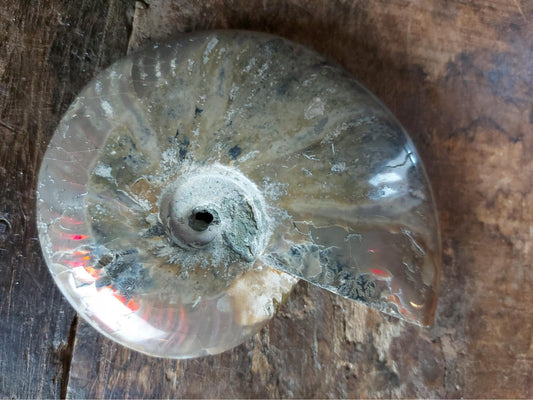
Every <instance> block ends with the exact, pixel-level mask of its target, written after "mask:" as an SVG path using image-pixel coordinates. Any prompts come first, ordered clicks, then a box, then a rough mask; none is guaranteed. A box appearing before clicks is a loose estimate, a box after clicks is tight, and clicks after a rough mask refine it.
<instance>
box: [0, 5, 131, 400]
mask: <svg viewBox="0 0 533 400" xmlns="http://www.w3.org/2000/svg"><path fill="white" fill-rule="evenodd" d="M74 3H78V2H68V1H65V2H59V1H49V2H45V1H42V2H41V1H39V2H37V1H17V0H15V1H9V0H8V1H4V2H2V5H0V184H1V188H2V194H1V195H0V196H1V199H2V200H1V202H0V276H1V277H2V278H1V279H0V397H2V398H4V397H6V398H7V397H9V398H19V397H21V398H58V397H60V396H61V393H63V397H64V395H65V393H66V389H67V383H68V381H67V379H68V372H69V368H70V359H71V356H72V344H73V339H74V336H75V335H76V321H77V318H76V316H75V313H74V311H73V309H72V308H71V307H70V306H69V305H68V304H67V302H66V300H64V298H63V297H62V295H61V294H60V293H59V291H58V290H57V289H56V287H55V285H54V283H53V282H52V278H51V276H50V274H49V272H48V269H47V267H46V265H45V263H44V260H43V258H42V255H41V251H40V247H39V242H38V239H37V230H36V226H35V186H36V177H37V173H38V168H39V164H40V161H41V159H42V155H43V152H44V150H45V148H46V145H47V143H48V140H49V139H50V137H51V135H52V133H53V130H54V128H55V126H56V124H57V123H58V121H59V119H60V117H61V115H62V114H63V112H64V111H65V110H66V107H67V106H68V105H69V104H70V102H71V101H72V100H73V97H74V95H75V94H76V93H77V92H78V91H79V90H80V89H81V87H82V86H83V85H84V84H85V83H86V82H87V81H88V80H89V79H90V78H91V77H92V76H93V75H94V73H95V71H97V70H99V69H101V68H102V67H103V66H105V65H107V64H109V63H110V62H111V61H113V60H115V59H116V58H117V57H120V54H121V53H122V54H124V52H125V50H126V45H127V40H128V37H129V31H130V28H131V25H129V23H128V20H127V18H126V13H125V11H126V9H127V7H126V5H125V4H123V3H122V2H105V1H90V2H88V1H86V2H80V3H79V4H74ZM131 6H133V3H132V4H131ZM131 10H133V8H131ZM130 15H131V14H130ZM129 22H131V19H130V21H129ZM111 28H112V29H111Z"/></svg>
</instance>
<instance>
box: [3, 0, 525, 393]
mask: <svg viewBox="0 0 533 400" xmlns="http://www.w3.org/2000/svg"><path fill="white" fill-rule="evenodd" d="M209 28H243V29H254V30H260V31H268V32H272V33H277V34H279V35H282V36H285V37H287V38H289V39H292V40H295V41H298V42H301V43H304V44H306V45H309V46H311V47H313V48H315V49H317V50H318V51H319V52H322V53H324V54H326V55H328V56H329V57H330V58H332V59H333V60H336V61H338V62H339V63H341V64H342V65H344V66H345V67H346V68H347V69H348V70H349V71H350V72H351V73H353V74H354V75H355V76H357V77H358V78H359V79H360V80H361V81H362V82H363V83H364V84H365V85H366V86H368V87H369V88H370V89H371V90H373V91H374V92H375V93H376V94H377V95H378V96H379V97H380V98H381V99H382V100H383V101H384V102H385V103H386V104H387V105H388V106H389V107H390V108H391V109H392V111H393V112H394V113H395V114H396V115H397V117H398V119H399V120H400V121H401V122H402V123H403V124H404V126H405V127H406V128H407V130H408V131H409V132H410V134H411V135H412V137H413V139H414V141H415V143H416V144H417V146H418V148H419V151H420V153H421V156H422V158H423V159H424V161H425V163H426V166H427V169H428V174H429V176H430V179H431V180H432V182H433V186H434V190H435V195H436V199H437V203H438V206H439V209H440V220H441V228H442V236H443V245H444V258H443V261H444V272H443V275H444V276H443V282H442V285H441V300H440V303H439V307H438V312H437V319H436V323H435V326H434V327H433V328H431V329H421V328H416V327H413V326H410V325H406V324H404V323H400V322H398V321H396V320H394V319H392V318H387V317H384V316H382V315H380V314H379V313H377V312H374V311H372V310H369V309H366V308H364V307H362V306H359V305H357V304H352V303H349V302H348V301H345V300H343V299H339V298H337V297H335V296H332V295H330V294H328V293H326V292H324V291H321V290H319V289H317V288H315V287H310V286H308V285H306V284H300V285H299V286H298V287H297V290H296V291H295V292H294V293H293V295H292V296H291V298H290V299H289V301H288V302H287V304H285V305H284V307H283V309H282V310H281V312H280V313H279V314H278V316H277V317H275V318H274V320H272V321H271V322H270V323H269V325H268V326H267V327H266V328H265V329H264V330H263V331H262V332H261V333H260V334H258V335H257V336H256V337H254V338H253V339H252V340H250V341H249V342H247V343H245V344H243V345H241V346H239V347H238V348H236V349H234V350H232V351H229V352H226V353H224V354H221V355H219V356H214V357H207V358H202V359H195V360H187V361H169V360H160V359H153V358H150V357H147V356H144V355H141V354H138V353H135V352H132V351H129V350H126V349H124V348H122V347H120V346H118V345H116V344H114V343H112V342H110V341H109V340H107V339H105V338H103V337H102V336H101V335H98V334H97V333H96V332H95V331H94V330H93V329H92V328H90V327H89V326H87V325H86V324H85V323H83V322H80V323H78V322H77V319H76V316H75V314H74V312H73V311H72V309H71V308H70V307H69V305H68V304H66V302H65V301H64V300H63V299H62V297H61V295H60V294H59V292H58V291H57V290H56V289H55V287H54V285H53V283H52V280H51V278H50V276H49V274H48V272H47V270H46V266H45V265H44V263H43V259H42V256H41V254H40V250H39V245H38V241H37V239H36V228H35V210H34V201H35V194H34V188H35V184H36V174H37V170H38V165H39V162H40V160H41V159H42V155H43V152H44V150H45V146H46V143H47V141H48V140H49V138H50V137H51V135H52V132H53V129H54V126H55V125H56V124H57V122H58V121H59V119H60V117H61V114H62V112H64V110H65V109H66V107H67V106H68V104H69V103H70V101H71V100H72V99H73V96H74V95H75V94H76V93H77V92H78V91H79V90H80V89H81V87H82V86H83V84H84V83H86V82H87V81H88V80H89V79H90V78H91V77H92V76H93V75H94V74H95V73H96V72H97V71H98V70H100V69H102V68H103V67H105V66H106V65H108V64H109V63H111V62H112V61H114V60H115V59H117V58H119V57H120V56H122V55H123V54H125V53H126V50H127V48H128V46H129V49H130V50H131V49H135V48H137V47H139V46H140V45H142V44H144V43H148V42H150V41H153V40H157V39H163V38H167V37H169V36H171V35H172V34H175V33H176V32H181V31H189V30H195V29H209ZM532 71H533V3H531V2H526V1H524V0H473V1H468V2H467V1H461V0H450V1H434V2H427V1H420V0H380V1H372V2H368V1H362V0H350V1H341V0H337V1H330V0H316V1H311V0H289V1H286V0H262V1H246V0H236V1H221V0H220V1H214V0H210V1H204V2H197V1H193V0H182V1H170V0H165V1H155V0H154V1H142V2H141V1H138V2H136V3H134V2H126V1H111V0H110V1H104V0H90V1H89V0H85V1H83V2H71V1H66V0H65V1H59V0H49V1H41V2H37V1H21V0H5V1H4V2H3V4H2V5H1V6H0V184H1V185H2V194H1V195H0V196H1V197H0V198H1V202H0V276H1V277H2V278H1V279H0V397H14V398H21V397H22V398H24V397H33V398H34V397H50V398H55V397H63V396H68V397H70V398H86V397H97V398H98V397H109V398H132V397H137V398H139V397H145V398H157V397H291V396H296V397H397V396H402V397H429V396H431V397H461V396H464V397H517V398H520V397H526V398H531V397H533V310H532V308H531V304H533V254H532V247H533V230H532V228H531V226H532V223H533V222H532V221H533V189H532V188H533V73H532Z"/></svg>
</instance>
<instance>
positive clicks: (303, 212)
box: [37, 31, 440, 358]
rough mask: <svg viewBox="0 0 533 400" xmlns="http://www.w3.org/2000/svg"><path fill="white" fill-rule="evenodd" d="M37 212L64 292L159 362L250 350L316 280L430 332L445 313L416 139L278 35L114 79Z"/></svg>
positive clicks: (136, 60) (204, 43) (79, 116)
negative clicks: (289, 300)
mask: <svg viewBox="0 0 533 400" xmlns="http://www.w3.org/2000/svg"><path fill="white" fill-rule="evenodd" d="M37 208H38V228H39V237H40V241H41V245H42V248H43V253H44V255H45V258H46V260H47V263H48V266H49V268H50V270H51V272H52V275H53V277H54V279H55V281H56V283H57V284H58V286H59V287H60V288H61V290H62V291H63V293H64V294H65V296H66V297H67V298H68V299H69V301H70V302H71V303H72V304H73V306H74V307H75V308H76V310H77V311H78V312H79V313H80V314H81V315H82V316H83V317H84V318H85V319H86V320H87V321H89V322H90V323H91V324H92V326H94V327H95V328H96V329H97V330H99V331H100V332H101V333H103V334H104V335H106V336H108V337H110V338H112V339H114V340H116V341H118V342H120V343H122V344H124V345H126V346H129V347H131V348H133V349H136V350H138V351H141V352H144V353H147V354H151V355H155V356H161V357H171V358H188V357H195V356H201V355H205V354H214V353H218V352H221V351H224V350H226V349H229V348H231V347H233V346H236V345H238V344H239V343H242V342H243V341H244V340H245V339H246V338H248V337H250V336H251V335H252V334H254V333H255V332H257V331H258V330H259V329H260V328H261V327H262V326H263V325H264V324H265V323H266V322H267V321H268V319H269V318H271V317H272V315H273V313H274V311H275V308H276V305H277V304H279V303H280V302H282V300H283V298H284V297H285V296H286V295H287V294H288V293H289V292H290V290H291V288H292V287H293V285H294V284H295V283H296V282H297V280H298V279H300V278H301V279H305V280H307V281H309V282H311V283H313V284H315V285H318V286H320V287H323V288H325V289H327V290H330V291H332V292H334V293H337V294H339V295H342V296H345V297H347V298H350V299H354V300H358V301H363V302H365V303H367V304H369V305H371V306H373V307H376V308H378V309H380V310H382V311H384V312H386V313H389V314H392V315H395V316H398V317H400V318H403V319H406V320H409V321H411V322H415V323H419V324H429V323H431V321H432V318H433V314H434V311H435V305H436V288H437V286H438V280H439V275H440V241H439V240H440V239H439V234H438V226H437V219H436V213H435V207H434V202H433V199H432V194H431V189H430V186H429V184H428V181H427V178H426V175H425V173H424V169H423V166H422V165H421V161H420V159H419V156H418V154H417V152H416V150H415V148H414V146H413V144H412V142H411V140H410V139H409V138H408V136H407V134H406V133H405V132H404V130H403V129H402V128H401V126H400V125H399V123H398V122H397V121H396V120H395V119H394V117H393V116H392V115H391V114H390V112H389V111H387V110H386V108H385V107H384V106H383V105H381V104H380V103H379V102H378V101H377V100H376V99H375V98H374V97H373V96H372V95H371V94H370V93H369V92H368V91H367V90H365V89H364V88H363V87H362V86H361V85H360V84H358V83H357V82H356V81H355V80H354V79H353V78H351V77H350V76H349V75H348V74H347V73H346V72H345V71H344V70H342V68H340V67H339V66H337V65H334V64H332V63H330V62H328V61H326V60H325V59H324V58H323V57H322V56H320V55H318V54H316V53H315V52H313V51H311V50H309V49H307V48H305V47H303V46H301V45H298V44H295V43H292V42H290V41H287V40H285V39H282V38H279V37H275V36H271V35H266V34H260V33H253V32H241V31H213V32H203V33H194V34H189V35H184V36H182V37H180V38H179V39H178V40H176V41H173V42H168V43H163V44H159V45H153V46H151V47H149V48H147V49H145V50H143V51H140V52H138V53H135V54H132V55H130V56H128V57H126V58H124V59H123V60H121V61H119V62H117V63H115V64H114V65H112V66H111V67H109V68H108V69H106V70H105V71H103V72H102V73H101V74H100V75H98V76H97V77H96V78H95V79H94V80H93V81H92V82H91V83H90V84H89V85H88V86H87V87H85V89H83V91H82V92H81V93H80V95H79V96H78V97H77V98H76V100H75V101H74V103H73V104H72V106H71V107H70V108H69V110H68V111H67V113H66V114H65V116H64V118H63V119H62V121H61V123H60V125H59V127H58V128H57V130H56V132H55V134H54V136H53V138H52V141H51V143H50V145H49V148H48V150H47V152H46V154H45V157H44V160H43V164H42V166H41V170H40V175H39V187H38V204H37Z"/></svg>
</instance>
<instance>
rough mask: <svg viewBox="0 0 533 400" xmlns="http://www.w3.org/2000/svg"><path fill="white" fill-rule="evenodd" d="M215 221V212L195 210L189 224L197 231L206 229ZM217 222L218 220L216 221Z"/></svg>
mask: <svg viewBox="0 0 533 400" xmlns="http://www.w3.org/2000/svg"><path fill="white" fill-rule="evenodd" d="M213 221H215V217H214V215H213V213H212V212H211V211H209V210H199V211H196V210H195V211H193V212H192V214H191V216H190V217H189V226H190V227H191V228H192V229H194V230H195V231H196V232H203V231H205V230H206V229H207V228H208V227H209V225H211V223H213ZM215 223H216V221H215Z"/></svg>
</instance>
